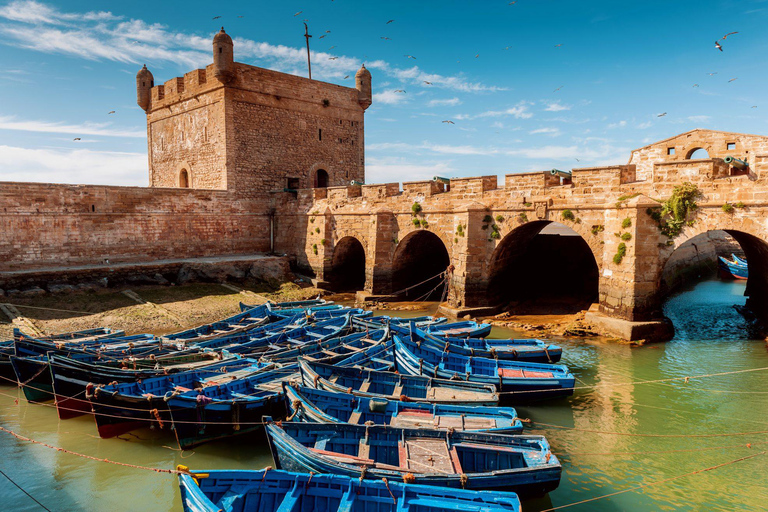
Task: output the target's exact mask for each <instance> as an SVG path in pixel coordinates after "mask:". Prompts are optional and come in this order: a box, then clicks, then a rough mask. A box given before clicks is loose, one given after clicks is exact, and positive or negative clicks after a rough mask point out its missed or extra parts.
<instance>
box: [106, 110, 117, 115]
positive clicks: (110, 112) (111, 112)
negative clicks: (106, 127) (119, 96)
mask: <svg viewBox="0 0 768 512" xmlns="http://www.w3.org/2000/svg"><path fill="white" fill-rule="evenodd" d="M114 113H115V111H114V110H110V111H109V112H107V115H109V114H114Z"/></svg>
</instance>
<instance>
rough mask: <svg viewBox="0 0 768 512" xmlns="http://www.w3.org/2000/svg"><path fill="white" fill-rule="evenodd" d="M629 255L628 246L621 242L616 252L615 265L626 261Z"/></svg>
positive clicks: (614, 256)
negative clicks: (625, 258)
mask: <svg viewBox="0 0 768 512" xmlns="http://www.w3.org/2000/svg"><path fill="white" fill-rule="evenodd" d="M626 254H627V244H625V243H624V242H621V243H620V244H619V247H618V249H617V250H616V254H614V255H613V262H614V263H615V264H617V265H618V264H619V263H621V260H623V259H624V256H625V255H626Z"/></svg>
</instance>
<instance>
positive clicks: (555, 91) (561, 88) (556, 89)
mask: <svg viewBox="0 0 768 512" xmlns="http://www.w3.org/2000/svg"><path fill="white" fill-rule="evenodd" d="M563 87H565V86H564V85H561V86H560V87H558V88H557V89H555V90H554V91H552V92H557V91H559V90H560V89H562V88H563Z"/></svg>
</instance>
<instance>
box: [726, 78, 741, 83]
mask: <svg viewBox="0 0 768 512" xmlns="http://www.w3.org/2000/svg"><path fill="white" fill-rule="evenodd" d="M738 79H739V77H736V78H731V79H730V80H728V83H731V82H733V81H734V80H738Z"/></svg>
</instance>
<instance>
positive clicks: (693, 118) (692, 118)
mask: <svg viewBox="0 0 768 512" xmlns="http://www.w3.org/2000/svg"><path fill="white" fill-rule="evenodd" d="M710 119H712V118H711V117H710V116H688V120H689V121H693V122H694V123H706V122H707V121H709V120H710Z"/></svg>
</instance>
